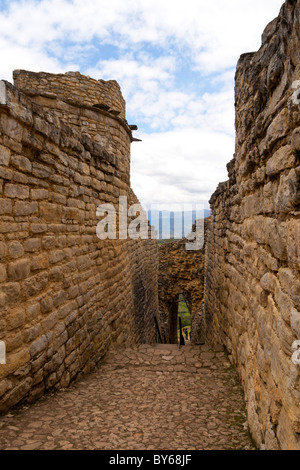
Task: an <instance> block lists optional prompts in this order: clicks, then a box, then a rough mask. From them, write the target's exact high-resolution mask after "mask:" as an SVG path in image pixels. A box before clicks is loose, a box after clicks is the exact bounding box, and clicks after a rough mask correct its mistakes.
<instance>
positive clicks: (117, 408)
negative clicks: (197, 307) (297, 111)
mask: <svg viewBox="0 0 300 470" xmlns="http://www.w3.org/2000/svg"><path fill="white" fill-rule="evenodd" d="M0 449H2V450H4V449H24V450H30V449H48V450H53V449H74V450H75V449H76V450H83V449H98V450H104V449H108V450H151V449H153V450H202V449H207V450H212V449H216V450H223V449H224V450H225V449H233V450H238V449H254V446H253V444H252V442H251V439H250V437H249V435H248V432H247V418H246V412H245V405H244V400H243V395H242V391H241V387H240V385H239V383H238V377H237V373H236V371H235V370H234V369H233V368H232V367H231V366H230V363H229V362H228V360H227V358H226V356H225V354H224V352H223V350H222V349H221V348H218V347H217V348H215V349H214V350H212V349H210V348H209V347H208V346H201V347H199V346H197V347H196V346H185V347H182V348H180V349H179V348H178V346H176V345H158V346H147V345H143V346H138V347H133V348H130V349H125V348H121V349H118V350H115V351H111V352H110V353H108V354H107V356H106V358H105V359H104V361H103V363H102V364H101V365H100V366H99V368H98V369H97V370H96V371H95V372H94V373H92V374H90V375H88V376H85V377H83V378H81V379H80V380H78V381H77V382H74V383H73V384H72V385H71V386H70V387H69V388H68V389H66V390H62V391H59V392H56V393H53V394H50V395H48V396H45V397H44V398H42V399H41V400H40V401H39V402H37V403H35V404H33V405H30V406H25V407H22V408H20V409H19V410H16V411H13V412H10V413H9V414H7V415H5V416H2V417H0Z"/></svg>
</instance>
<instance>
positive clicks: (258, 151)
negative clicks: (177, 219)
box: [205, 0, 300, 449]
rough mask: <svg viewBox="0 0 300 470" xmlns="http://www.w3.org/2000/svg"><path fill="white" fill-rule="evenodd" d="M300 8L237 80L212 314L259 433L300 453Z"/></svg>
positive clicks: (297, 5)
mask: <svg viewBox="0 0 300 470" xmlns="http://www.w3.org/2000/svg"><path fill="white" fill-rule="evenodd" d="M299 22H300V1H299V0H297V1H286V2H285V4H284V5H283V7H282V9H281V12H280V15H279V17H278V18H276V19H275V20H274V21H272V22H271V23H270V24H269V25H268V26H267V28H266V29H265V31H264V33H263V37H262V46H261V48H260V50H259V51H258V52H255V53H251V54H244V55H242V56H241V58H240V60H239V62H238V66H237V72H236V91H235V100H236V103H235V104H236V153H235V157H234V159H233V160H232V161H231V162H230V163H229V165H228V174H229V180H228V181H227V182H225V183H221V184H220V185H219V187H218V189H217V191H216V192H215V194H214V195H213V196H212V198H211V201H210V203H211V209H212V215H211V221H210V230H209V231H208V234H207V250H206V279H205V310H206V322H207V331H208V333H209V335H210V339H211V340H212V341H222V343H223V344H224V345H225V346H226V348H227V350H228V351H229V353H230V356H231V357H232V360H233V361H234V363H235V364H236V365H237V367H238V370H239V373H240V376H241V379H242V382H243V385H244V389H245V394H246V400H247V406H248V417H249V423H250V429H251V433H252V435H253V438H254V439H255V441H256V443H257V444H258V445H261V446H262V448H264V447H265V448H267V449H278V448H281V449H300V406H299V405H300V365H297V364H295V363H293V361H292V354H293V348H292V345H293V344H294V342H295V341H296V340H300V159H299V156H300V23H299Z"/></svg>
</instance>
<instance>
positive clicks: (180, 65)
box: [0, 0, 283, 206]
mask: <svg viewBox="0 0 300 470" xmlns="http://www.w3.org/2000/svg"><path fill="white" fill-rule="evenodd" d="M282 3H283V0H263V1H261V0H226V1H224V0H209V1H208V0H39V1H36V0H35V1H33V0H0V53H1V60H0V79H6V80H8V81H12V71H13V70H14V69H27V70H32V71H35V72H39V71H46V72H53V73H58V72H59V73H62V72H63V73H64V72H67V71H77V70H78V71H80V72H81V73H83V74H87V75H90V76H92V77H93V78H96V79H98V78H103V79H105V80H109V79H114V80H117V81H118V82H119V84H120V85H121V88H122V92H123V95H124V97H125V99H126V102H127V120H128V122H129V123H130V124H137V125H138V127H139V131H137V132H135V133H134V134H135V137H137V138H140V139H142V142H140V143H133V144H132V172H131V178H132V186H133V188H134V190H135V191H136V193H137V195H138V197H139V198H140V200H141V202H142V203H143V204H144V205H146V206H147V205H148V204H150V203H165V204H168V203H195V202H197V203H202V202H205V203H206V204H207V201H208V200H209V197H210V195H211V194H212V193H213V192H214V190H215V188H216V186H217V184H218V182H220V181H224V180H226V179H227V172H226V163H227V162H228V161H229V160H231V158H232V155H233V152H234V105H233V103H234V100H233V87H234V72H235V67H236V62H237V60H238V57H239V55H240V54H242V53H244V52H250V51H254V50H257V49H258V48H259V47H260V45H261V34H262V32H263V30H264V28H265V26H266V25H267V23H269V21H271V20H272V19H273V18H274V17H275V16H277V15H278V12H279V9H280V7H281V5H282Z"/></svg>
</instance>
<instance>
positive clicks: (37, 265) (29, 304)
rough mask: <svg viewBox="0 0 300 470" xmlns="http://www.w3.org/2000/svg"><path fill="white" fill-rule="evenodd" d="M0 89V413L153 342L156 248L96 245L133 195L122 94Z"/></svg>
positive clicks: (44, 77)
mask: <svg viewBox="0 0 300 470" xmlns="http://www.w3.org/2000/svg"><path fill="white" fill-rule="evenodd" d="M14 79H15V86H13V85H11V84H10V83H8V82H0V192H1V199H0V216H1V219H0V309H1V314H0V340H2V341H5V343H6V353H7V364H6V365H1V368H0V412H3V411H5V410H7V409H8V408H10V407H11V406H13V405H15V404H17V403H20V402H21V401H24V400H26V401H30V402H31V401H33V400H35V399H36V398H38V397H40V396H41V395H43V394H44V392H45V391H46V390H49V389H52V388H56V389H57V388H60V387H66V386H67V385H68V384H69V383H70V381H71V380H72V379H74V378H75V377H76V376H77V375H78V374H79V373H80V372H87V371H89V370H91V369H92V368H93V367H94V366H95V365H96V364H97V363H98V362H99V360H100V359H101V358H102V357H103V355H104V354H105V352H106V351H107V350H108V348H109V346H110V345H113V344H126V345H130V344H138V343H146V342H147V343H154V342H155V339H156V338H155V331H156V330H155V323H154V315H155V314H156V312H158V289H157V273H158V250H157V244H156V242H155V241H151V240H150V239H149V241H148V240H146V241H143V242H142V241H140V240H137V241H134V240H103V241H101V240H99V239H98V238H97V236H96V225H97V223H98V222H99V219H98V220H97V217H96V208H97V207H98V205H99V204H102V203H111V204H114V205H115V206H116V207H117V205H118V202H119V201H118V198H119V196H127V198H128V204H129V205H131V204H133V203H136V202H138V200H137V198H136V196H135V195H134V194H133V192H132V190H131V188H130V145H131V142H132V141H133V140H134V138H133V136H132V130H131V127H130V126H129V125H128V123H127V121H126V120H125V102H124V99H123V97H122V95H121V92H120V88H119V86H118V84H117V83H116V82H104V81H103V80H100V81H96V80H92V79H89V78H88V77H84V76H82V75H80V74H79V73H67V74H65V75H52V74H46V73H30V72H25V71H16V72H15V73H14Z"/></svg>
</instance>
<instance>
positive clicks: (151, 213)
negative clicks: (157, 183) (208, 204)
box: [147, 209, 210, 240]
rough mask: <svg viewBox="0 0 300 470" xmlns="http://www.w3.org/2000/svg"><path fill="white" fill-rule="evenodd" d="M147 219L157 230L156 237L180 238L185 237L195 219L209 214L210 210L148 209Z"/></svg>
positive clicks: (160, 238) (162, 238)
mask: <svg viewBox="0 0 300 470" xmlns="http://www.w3.org/2000/svg"><path fill="white" fill-rule="evenodd" d="M147 215H148V220H149V221H150V224H151V225H153V226H154V227H155V229H156V231H157V235H158V239H159V240H165V239H172V238H175V239H181V238H184V237H186V236H187V235H188V234H189V233H190V232H191V229H192V226H193V224H194V223H195V220H196V219H204V218H206V217H209V216H210V210H208V209H203V210H201V211H182V212H181V211H179V212H171V211H158V210H148V211H147Z"/></svg>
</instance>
